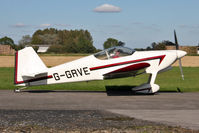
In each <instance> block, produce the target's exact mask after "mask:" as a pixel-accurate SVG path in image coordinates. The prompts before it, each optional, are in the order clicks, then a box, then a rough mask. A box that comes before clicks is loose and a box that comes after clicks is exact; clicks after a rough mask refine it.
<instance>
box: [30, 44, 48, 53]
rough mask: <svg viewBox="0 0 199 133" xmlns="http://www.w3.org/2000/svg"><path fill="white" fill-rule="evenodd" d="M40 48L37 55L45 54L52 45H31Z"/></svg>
mask: <svg viewBox="0 0 199 133" xmlns="http://www.w3.org/2000/svg"><path fill="white" fill-rule="evenodd" d="M31 46H33V47H34V46H36V47H38V50H37V53H45V52H47V50H48V49H49V47H50V45H31Z"/></svg>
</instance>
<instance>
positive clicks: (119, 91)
mask: <svg viewBox="0 0 199 133" xmlns="http://www.w3.org/2000/svg"><path fill="white" fill-rule="evenodd" d="M134 87H136V86H128V85H123V86H105V88H106V91H86V90H22V92H28V93H107V96H139V95H141V96H148V95H154V94H147V93H145V94H144V93H138V92H135V91H133V90H132V88H134ZM161 93H183V92H182V91H181V90H180V89H179V88H177V89H176V90H168V91H161V89H160V90H159V91H158V93H156V94H157V95H158V94H161Z"/></svg>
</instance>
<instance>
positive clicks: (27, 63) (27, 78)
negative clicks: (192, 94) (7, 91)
mask: <svg viewBox="0 0 199 133" xmlns="http://www.w3.org/2000/svg"><path fill="white" fill-rule="evenodd" d="M174 38H175V44H176V50H156V51H135V50H133V49H130V48H126V47H121V46H117V47H112V48H109V49H105V50H103V51H101V52H98V53H96V54H93V55H90V56H87V57H83V58H80V59H78V60H74V61H72V62H68V63H65V64H62V65H58V66H55V67H51V68H47V67H46V65H45V64H44V63H43V62H42V60H41V59H40V58H39V56H38V55H37V54H36V52H35V51H34V50H33V48H32V47H26V48H24V49H22V50H19V51H17V52H16V55H15V76H14V78H15V79H14V83H15V85H17V86H25V87H28V86H35V85H47V84H58V83H69V82H80V81H92V80H104V79H114V78H122V77H128V76H136V75H139V74H142V73H149V74H150V76H149V80H148V82H147V83H144V84H142V85H140V86H137V87H134V88H132V90H133V91H135V92H139V93H156V92H157V91H158V90H159V88H160V87H159V85H157V84H155V79H156V76H157V74H158V73H160V72H164V71H167V70H170V69H171V65H172V64H173V63H174V62H175V61H176V60H179V66H180V70H181V74H182V78H183V79H184V75H183V72H182V65H181V58H182V57H183V56H185V55H186V54H187V53H186V52H185V51H182V50H179V45H178V41H177V37H176V32H175V31H174ZM20 90H21V89H15V92H20Z"/></svg>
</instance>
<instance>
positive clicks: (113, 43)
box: [103, 38, 125, 49]
mask: <svg viewBox="0 0 199 133" xmlns="http://www.w3.org/2000/svg"><path fill="white" fill-rule="evenodd" d="M124 45H125V43H124V42H122V41H118V40H117V39H114V38H108V39H107V40H106V41H105V42H104V44H103V46H104V49H107V48H110V47H114V46H124Z"/></svg>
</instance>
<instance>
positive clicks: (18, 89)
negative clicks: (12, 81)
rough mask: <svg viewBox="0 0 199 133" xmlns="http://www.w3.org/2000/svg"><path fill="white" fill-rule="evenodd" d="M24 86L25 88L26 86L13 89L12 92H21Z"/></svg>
mask: <svg viewBox="0 0 199 133" xmlns="http://www.w3.org/2000/svg"><path fill="white" fill-rule="evenodd" d="M25 88H26V87H22V88H17V89H14V92H15V93H19V92H21V90H23V89H25Z"/></svg>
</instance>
